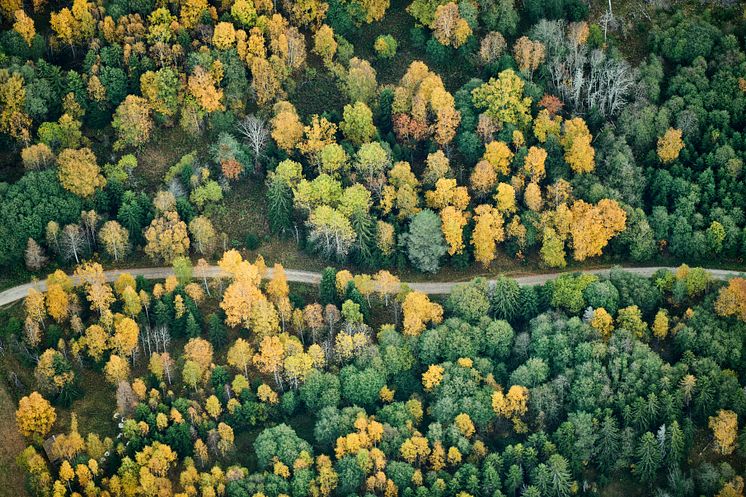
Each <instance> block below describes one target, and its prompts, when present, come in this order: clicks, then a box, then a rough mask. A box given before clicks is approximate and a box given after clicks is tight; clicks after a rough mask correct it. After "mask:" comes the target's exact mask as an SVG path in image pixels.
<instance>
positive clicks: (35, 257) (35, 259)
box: [26, 238, 48, 271]
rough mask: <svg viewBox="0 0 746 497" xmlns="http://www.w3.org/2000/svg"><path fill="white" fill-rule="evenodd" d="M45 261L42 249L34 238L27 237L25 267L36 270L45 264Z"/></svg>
mask: <svg viewBox="0 0 746 497" xmlns="http://www.w3.org/2000/svg"><path fill="white" fill-rule="evenodd" d="M47 261H48V259H47V257H46V256H45V255H44V249H42V248H41V246H40V245H39V244H38V243H36V240H34V239H33V238H29V239H28V242H27V243H26V267H27V268H28V269H30V270H31V271H38V270H39V269H41V268H43V267H44V266H45V265H46V264H47Z"/></svg>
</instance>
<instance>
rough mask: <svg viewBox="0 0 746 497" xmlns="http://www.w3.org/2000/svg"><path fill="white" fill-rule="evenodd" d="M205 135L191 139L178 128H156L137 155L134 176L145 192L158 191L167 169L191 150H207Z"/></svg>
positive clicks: (191, 137) (207, 144)
mask: <svg viewBox="0 0 746 497" xmlns="http://www.w3.org/2000/svg"><path fill="white" fill-rule="evenodd" d="M206 135H207V133H205V134H204V135H202V136H199V137H193V136H191V135H188V134H187V133H184V130H182V129H181V128H179V127H178V126H174V127H173V128H157V130H156V132H154V133H153V137H152V138H151V140H150V141H149V142H148V143H147V145H145V147H144V148H143V149H142V150H141V151H140V152H139V153H138V154H137V164H138V165H137V169H136V170H135V175H136V176H137V178H139V179H142V180H143V181H144V187H145V189H146V190H148V191H156V190H158V189H159V188H160V185H161V183H162V182H163V177H164V176H165V175H166V171H168V168H169V167H171V166H172V165H174V164H176V162H178V160H179V159H181V157H182V156H183V155H186V154H188V153H189V152H191V151H193V150H198V151H206V150H208V149H209V143H208V141H207V137H206Z"/></svg>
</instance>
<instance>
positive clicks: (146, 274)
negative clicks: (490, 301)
mask: <svg viewBox="0 0 746 497" xmlns="http://www.w3.org/2000/svg"><path fill="white" fill-rule="evenodd" d="M659 269H671V270H674V269H675V268H662V267H626V268H624V270H625V271H628V272H630V273H635V274H639V275H640V276H652V274H653V273H654V272H656V271H657V270H659ZM582 272H583V273H587V274H597V275H604V274H608V273H609V269H589V270H586V271H582ZM709 272H710V274H712V276H713V277H714V278H716V279H727V278H730V277H733V276H738V275H739V274H741V275H742V274H743V273H741V272H738V271H731V270H727V269H710V270H709ZM121 273H130V274H131V275H133V276H142V277H143V278H145V279H148V280H162V279H165V278H166V276H168V275H170V274H172V269H171V268H170V267H150V268H133V269H112V270H109V271H106V272H105V274H106V279H107V280H108V281H114V280H115V279H117V277H118V276H119V275H120V274H121ZM285 274H286V275H287V278H288V281H291V282H295V283H310V284H317V283H318V282H319V281H320V280H321V273H314V272H311V271H303V270H300V269H286V270H285ZM561 274H563V273H549V274H534V275H530V276H519V277H517V278H514V279H515V280H516V281H517V282H518V284H519V285H540V284H542V283H546V282H547V281H549V280H551V279H554V278H556V277H557V276H560V275H561ZM218 276H225V273H223V271H221V269H220V268H219V267H217V266H209V267H208V268H207V277H208V278H215V277H218ZM267 276H268V277H271V276H272V269H271V268H270V269H269V270H268V274H267ZM407 284H408V285H409V286H410V287H411V288H412V289H414V290H418V291H421V292H425V293H429V294H434V295H442V294H446V293H449V292H450V291H451V288H453V287H454V286H455V285H458V284H459V282H454V281H430V282H418V283H407ZM32 286H35V287H36V288H37V289H38V290H42V291H43V290H45V289H46V286H47V284H46V281H38V282H35V283H26V284H24V285H18V286H16V287H13V288H9V289H7V290H5V291H3V292H0V306H4V305H7V304H10V303H13V302H15V301H17V300H21V299H22V298H24V297H25V296H26V295H27V294H28V290H29V288H31V287H32Z"/></svg>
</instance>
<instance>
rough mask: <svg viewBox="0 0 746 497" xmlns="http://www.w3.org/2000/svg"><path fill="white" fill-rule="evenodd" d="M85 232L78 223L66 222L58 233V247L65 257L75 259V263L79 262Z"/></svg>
mask: <svg viewBox="0 0 746 497" xmlns="http://www.w3.org/2000/svg"><path fill="white" fill-rule="evenodd" d="M85 241H86V239H85V234H84V233H83V229H82V228H81V227H80V225H78V224H68V225H67V226H65V227H64V228H63V229H62V234H61V235H60V247H61V248H62V255H63V257H64V258H65V259H67V260H70V259H75V263H76V264H79V263H80V256H81V254H82V251H83V247H84V245H85Z"/></svg>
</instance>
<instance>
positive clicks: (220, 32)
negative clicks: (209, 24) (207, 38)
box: [212, 22, 236, 50]
mask: <svg viewBox="0 0 746 497" xmlns="http://www.w3.org/2000/svg"><path fill="white" fill-rule="evenodd" d="M212 44H213V45H215V48H217V49H218V50H228V49H229V48H232V47H233V46H234V45H235V44H236V29H235V28H234V27H233V24H232V23H230V22H219V23H217V24H216V25H215V29H214V30H213V32H212Z"/></svg>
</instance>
